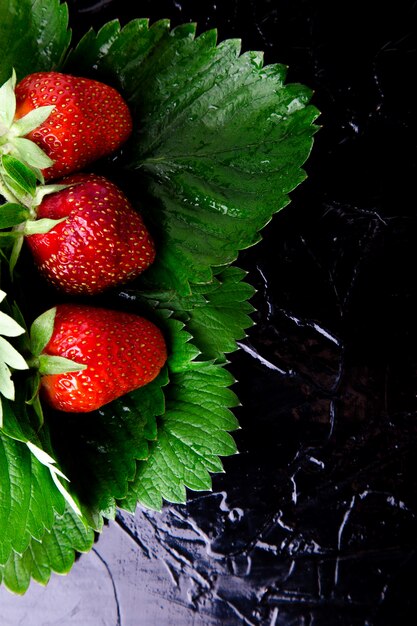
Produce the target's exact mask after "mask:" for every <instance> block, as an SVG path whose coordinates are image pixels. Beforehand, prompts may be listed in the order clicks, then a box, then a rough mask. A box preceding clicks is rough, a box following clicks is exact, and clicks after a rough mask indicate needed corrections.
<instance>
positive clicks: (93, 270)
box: [26, 174, 155, 294]
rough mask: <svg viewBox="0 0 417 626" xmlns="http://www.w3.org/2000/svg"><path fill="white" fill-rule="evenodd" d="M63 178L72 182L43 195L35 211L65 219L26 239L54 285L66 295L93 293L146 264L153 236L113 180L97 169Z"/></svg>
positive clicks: (151, 255)
mask: <svg viewBox="0 0 417 626" xmlns="http://www.w3.org/2000/svg"><path fill="white" fill-rule="evenodd" d="M62 182H63V183H65V184H67V185H70V186H69V187H68V188H66V189H64V190H61V191H58V192H56V193H53V194H50V195H47V196H45V197H44V199H43V200H42V202H41V204H40V205H39V206H38V207H37V216H38V218H50V219H60V218H65V217H66V218H67V219H66V220H64V221H62V222H60V223H58V224H57V225H55V226H54V227H53V228H52V230H50V231H49V232H47V233H45V234H36V235H30V236H28V237H27V238H26V239H27V242H28V244H29V246H30V248H31V250H32V253H33V256H34V259H35V262H36V264H37V266H38V267H39V270H40V272H41V273H42V274H43V275H44V277H45V278H46V279H47V280H48V281H49V282H50V283H52V285H54V286H55V287H57V288H58V289H60V290H61V291H63V292H65V293H69V294H97V293H100V292H102V291H104V290H105V289H108V288H110V287H114V286H115V285H118V284H122V283H125V282H127V281H129V280H131V279H133V278H135V277H136V276H138V275H139V274H140V273H141V272H143V271H144V270H145V269H146V268H147V267H149V265H150V264H151V263H152V262H153V260H154V258H155V248H154V244H153V241H152V239H151V237H150V235H149V233H148V231H147V229H146V227H145V225H144V224H143V221H142V218H141V217H140V216H139V214H138V213H137V212H136V211H135V210H134V209H133V207H132V206H131V205H130V203H129V201H128V200H127V198H126V197H125V196H124V194H123V193H122V192H121V191H120V189H119V188H118V187H116V185H114V184H113V183H111V182H110V181H109V180H107V179H106V178H104V177H103V176H98V175H96V174H75V175H73V176H69V177H68V178H67V179H63V181H62ZM35 224H36V222H35Z"/></svg>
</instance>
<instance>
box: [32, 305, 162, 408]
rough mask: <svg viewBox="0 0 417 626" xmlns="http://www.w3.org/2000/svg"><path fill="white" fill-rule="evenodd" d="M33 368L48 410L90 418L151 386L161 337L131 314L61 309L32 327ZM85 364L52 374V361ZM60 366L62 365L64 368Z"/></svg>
mask: <svg viewBox="0 0 417 626" xmlns="http://www.w3.org/2000/svg"><path fill="white" fill-rule="evenodd" d="M31 345H32V351H33V353H34V355H35V358H34V362H33V365H35V366H38V368H39V372H40V374H41V375H42V377H41V381H40V392H41V397H42V398H43V399H44V400H45V401H46V402H47V403H48V404H49V405H50V406H52V408H54V409H57V410H60V411H68V412H77V413H78V412H81V413H84V412H89V411H93V410H96V409H99V408H100V407H101V406H103V405H104V404H107V403H108V402H111V401H112V400H115V399H116V398H119V397H120V396H123V395H124V394H126V393H128V392H130V391H133V390H134V389H137V388H139V387H142V386H144V385H146V384H148V383H149V382H151V381H152V380H153V379H154V378H156V376H157V375H158V373H159V372H160V370H161V368H162V367H163V365H164V364H165V361H166V358H167V353H166V345H165V341H164V338H163V335H162V333H161V331H160V330H159V328H158V327H157V326H155V324H153V323H152V322H150V321H149V320H146V319H145V318H143V317H140V316H138V315H135V314H132V313H125V312H120V311H113V310H109V309H103V308H96V307H91V306H85V305H74V304H61V305H58V306H57V307H55V308H53V309H50V310H49V311H46V313H44V314H42V315H41V316H40V317H39V318H38V319H37V320H35V322H34V323H33V325H32V328H31ZM62 359H63V360H64V361H67V360H68V361H69V362H70V363H74V361H75V362H77V363H78V364H83V367H84V369H83V370H81V369H79V371H70V370H68V371H67V372H66V373H55V372H54V371H53V366H52V368H51V367H50V365H48V364H50V363H51V360H52V363H54V360H55V362H56V364H57V369H59V367H60V363H61V361H60V360H62ZM64 361H62V362H64Z"/></svg>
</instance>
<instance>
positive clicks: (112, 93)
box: [15, 72, 132, 180]
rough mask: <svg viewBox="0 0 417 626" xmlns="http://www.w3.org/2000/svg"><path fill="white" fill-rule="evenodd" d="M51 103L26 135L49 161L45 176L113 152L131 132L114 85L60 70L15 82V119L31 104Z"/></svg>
mask: <svg viewBox="0 0 417 626" xmlns="http://www.w3.org/2000/svg"><path fill="white" fill-rule="evenodd" d="M49 105H52V106H54V109H53V111H52V113H50V115H49V117H48V118H47V119H46V120H45V121H43V122H42V123H41V124H40V125H39V126H38V127H37V128H35V129H34V130H31V131H30V132H29V133H28V134H27V135H26V138H27V139H30V140H32V141H33V142H35V143H36V144H37V145H38V146H39V147H40V148H41V149H42V150H43V151H44V152H45V153H46V155H47V156H48V157H49V158H50V159H52V160H53V161H54V163H53V165H52V166H50V167H47V168H46V169H44V171H43V174H44V177H45V180H51V179H53V178H57V177H59V176H62V175H64V174H69V173H71V172H74V171H77V170H80V169H82V168H83V167H84V166H86V165H87V164H89V163H92V162H93V161H95V160H97V159H99V158H100V157H103V156H106V155H108V154H110V153H111V152H114V151H115V150H116V149H117V148H119V147H120V146H121V144H122V143H124V142H125V141H126V140H127V138H128V137H129V135H130V134H131V132H132V118H131V115H130V111H129V108H128V106H127V104H126V102H125V101H124V100H123V98H122V96H121V95H120V94H119V92H118V91H116V90H115V89H113V87H110V86H109V85H105V84H104V83H101V82H98V81H96V80H92V79H89V78H79V77H76V76H71V75H69V74H61V73H59V72H36V73H34V74H29V76H26V77H25V78H24V79H23V80H22V81H21V82H20V83H19V84H18V85H17V87H16V114H15V119H17V120H19V119H20V118H22V117H24V116H25V115H27V114H28V113H30V112H31V111H32V110H33V109H37V108H38V107H43V106H49Z"/></svg>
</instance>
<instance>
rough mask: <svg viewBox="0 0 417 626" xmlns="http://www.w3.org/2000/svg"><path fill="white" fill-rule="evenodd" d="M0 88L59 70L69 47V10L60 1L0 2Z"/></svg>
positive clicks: (26, 0)
mask: <svg viewBox="0 0 417 626" xmlns="http://www.w3.org/2000/svg"><path fill="white" fill-rule="evenodd" d="M0 18H1V19H0V58H1V65H0V85H1V84H3V83H4V82H5V81H6V80H7V79H8V78H9V76H10V75H11V73H12V70H13V68H14V69H15V70H16V74H17V78H18V80H19V79H21V78H23V77H24V76H26V74H29V73H31V72H37V71H42V70H50V69H52V68H54V67H57V66H58V65H59V64H60V63H61V60H62V58H63V56H64V54H65V52H66V50H67V48H68V46H69V43H70V37H71V33H70V32H69V30H68V9H67V5H66V4H61V3H60V2H59V0H0Z"/></svg>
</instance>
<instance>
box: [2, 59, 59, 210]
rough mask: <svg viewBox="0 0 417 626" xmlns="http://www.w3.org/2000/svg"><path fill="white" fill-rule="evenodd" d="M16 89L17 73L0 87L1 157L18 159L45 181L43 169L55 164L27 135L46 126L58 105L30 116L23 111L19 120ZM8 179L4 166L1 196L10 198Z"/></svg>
mask: <svg viewBox="0 0 417 626" xmlns="http://www.w3.org/2000/svg"><path fill="white" fill-rule="evenodd" d="M15 87H16V74H15V72H14V71H13V74H12V76H11V78H9V80H8V81H6V82H5V83H4V84H3V85H2V86H1V87H0V157H1V156H3V155H12V156H14V157H16V158H17V159H19V160H20V161H21V162H23V163H24V164H26V166H27V167H28V168H30V169H31V170H32V171H33V172H34V174H35V176H36V178H37V179H38V180H40V181H41V182H43V175H42V172H41V170H44V169H47V168H49V167H51V166H52V165H53V161H52V159H51V158H50V157H49V156H48V155H47V154H46V153H45V152H44V151H43V150H42V148H41V147H39V146H38V145H37V144H36V143H35V142H33V141H31V139H30V138H28V137H27V135H30V133H31V132H33V131H34V130H35V129H37V128H39V127H40V126H41V125H42V124H43V123H45V121H46V120H47V119H48V118H49V117H50V115H51V113H52V111H53V110H54V106H53V105H52V104H51V103H46V104H47V105H46V106H39V107H37V108H36V109H33V110H29V109H28V111H27V114H24V113H23V112H22V114H21V115H19V118H20V119H16V118H15V115H16V95H15ZM4 176H5V177H6V179H7V173H5V172H4V169H3V166H2V164H1V163H0V193H1V194H2V195H4V196H5V197H6V199H9V198H8V193H7V184H6V182H7V180H6V181H5V180H4ZM5 191H6V193H4V192H5Z"/></svg>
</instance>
